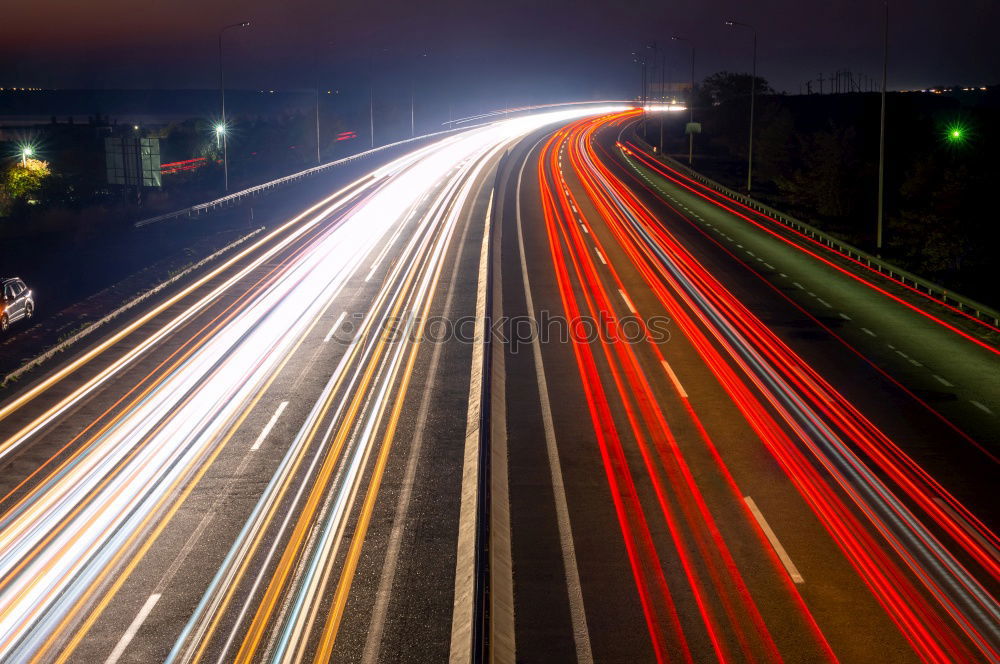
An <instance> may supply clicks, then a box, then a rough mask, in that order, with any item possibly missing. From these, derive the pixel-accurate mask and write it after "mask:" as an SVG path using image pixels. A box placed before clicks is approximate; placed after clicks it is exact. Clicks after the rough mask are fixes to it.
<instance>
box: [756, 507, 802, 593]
mask: <svg viewBox="0 0 1000 664" xmlns="http://www.w3.org/2000/svg"><path fill="white" fill-rule="evenodd" d="M743 500H744V501H746V504H747V507H749V508H750V513H751V514H753V518H754V519H756V520H757V525H758V526H760V529H761V530H763V531H764V535H765V536H766V537H767V541H768V542H770V543H771V547H772V548H773V549H774V552H775V553H776V554H778V560H780V561H781V564H782V565H784V566H785V570H786V571H787V572H788V576H790V577H791V578H792V581H793V582H794V583H805V579H803V578H802V575H801V574H800V573H799V569H798V568H797V567H796V566H795V563H793V562H792V559H791V558H790V557H789V556H788V552H787V551H785V547H783V546H782V545H781V542H779V541H778V536H777V535H775V534H774V531H773V530H771V525H770V524H769V523H768V522H767V519H765V518H764V515H763V514H762V513H761V511H760V509H758V507H757V503H755V502H754V501H753V498H751V497H750V496H743Z"/></svg>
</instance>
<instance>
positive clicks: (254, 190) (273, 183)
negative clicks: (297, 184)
mask: <svg viewBox="0 0 1000 664" xmlns="http://www.w3.org/2000/svg"><path fill="white" fill-rule="evenodd" d="M470 128H471V127H462V128H459V129H446V130H444V131H437V132H432V133H430V134H424V135H422V136H414V137H413V138H407V139H404V140H402V141H396V142H395V143H389V144H387V145H380V146H379V147H377V148H372V149H371V150H365V151H363V152H358V153H357V154H353V155H350V156H349V157H343V158H342V159H337V160H335V161H331V162H327V163H325V164H320V165H318V166H313V167H312V168H307V169H305V170H303V171H299V172H297V173H292V174H291V175H286V176H284V177H280V178H277V179H275V180H270V181H268V182H264V183H263V184H258V185H254V186H253V187H247V188H246V189H241V190H240V191H236V192H233V193H231V194H229V195H227V196H223V197H221V198H216V199H214V200H211V201H207V202H205V203H198V204H197V205H192V206H190V207H186V208H183V209H180V210H175V211H173V212H167V213H165V214H161V215H157V216H155V217H149V218H148V219H142V220H140V221H137V222H135V224H133V225H134V226H135V227H136V228H142V227H143V226H149V225H150V224H155V223H157V222H160V221H167V220H168V219H176V218H177V217H184V216H187V217H192V216H198V215H200V214H201V213H202V212H210V211H212V210H216V209H219V208H223V207H229V206H233V205H238V204H239V203H241V202H242V201H243V200H244V199H245V198H248V197H254V196H258V195H260V194H262V193H264V192H265V191H267V190H269V189H274V188H275V187H280V186H282V185H285V184H288V183H290V182H294V181H296V180H300V179H302V178H306V177H309V176H312V175H316V174H317V173H320V172H322V171H325V170H326V169H328V168H333V167H335V166H342V165H343V164H348V163H351V162H352V161H357V160H359V159H364V158H365V157H370V156H372V155H374V154H376V153H379V152H382V151H384V150H388V149H391V148H395V147H399V146H400V145H405V144H407V143H413V142H415V141H422V140H425V139H427V138H432V137H434V136H443V135H445V134H452V133H456V132H461V131H466V130H467V129H470Z"/></svg>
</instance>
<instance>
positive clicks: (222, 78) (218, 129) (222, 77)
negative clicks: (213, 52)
mask: <svg viewBox="0 0 1000 664" xmlns="http://www.w3.org/2000/svg"><path fill="white" fill-rule="evenodd" d="M247 27H250V21H243V22H242V23H233V24H232V25H227V26H224V27H223V28H222V29H221V30H219V97H220V99H221V101H222V121H221V122H220V123H219V124H217V125H216V126H215V135H216V137H218V136H220V135H221V136H222V177H223V188H224V189H225V191H229V145H228V143H227V142H226V74H225V69H224V68H223V62H222V35H223V34H225V32H226V30H230V29H232V28H247Z"/></svg>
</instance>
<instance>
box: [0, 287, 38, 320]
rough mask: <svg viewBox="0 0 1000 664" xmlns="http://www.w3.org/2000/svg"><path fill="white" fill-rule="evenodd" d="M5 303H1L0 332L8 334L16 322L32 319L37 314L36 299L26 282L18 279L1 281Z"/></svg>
mask: <svg viewBox="0 0 1000 664" xmlns="http://www.w3.org/2000/svg"><path fill="white" fill-rule="evenodd" d="M0 282H2V286H3V293H2V297H3V302H2V303H0V331H3V332H6V331H7V328H8V327H10V324H11V323H13V322H14V321H17V320H20V319H22V318H31V315H32V314H33V313H35V299H34V298H33V297H32V296H31V291H30V290H29V289H28V287H27V286H25V285H24V282H23V281H21V280H20V279H18V278H17V277H11V278H9V279H2V280H0Z"/></svg>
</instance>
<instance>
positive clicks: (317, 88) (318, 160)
mask: <svg viewBox="0 0 1000 664" xmlns="http://www.w3.org/2000/svg"><path fill="white" fill-rule="evenodd" d="M322 163H323V160H322V159H321V158H320V156H319V85H318V84H317V86H316V165H317V166H319V165H320V164H322Z"/></svg>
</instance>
